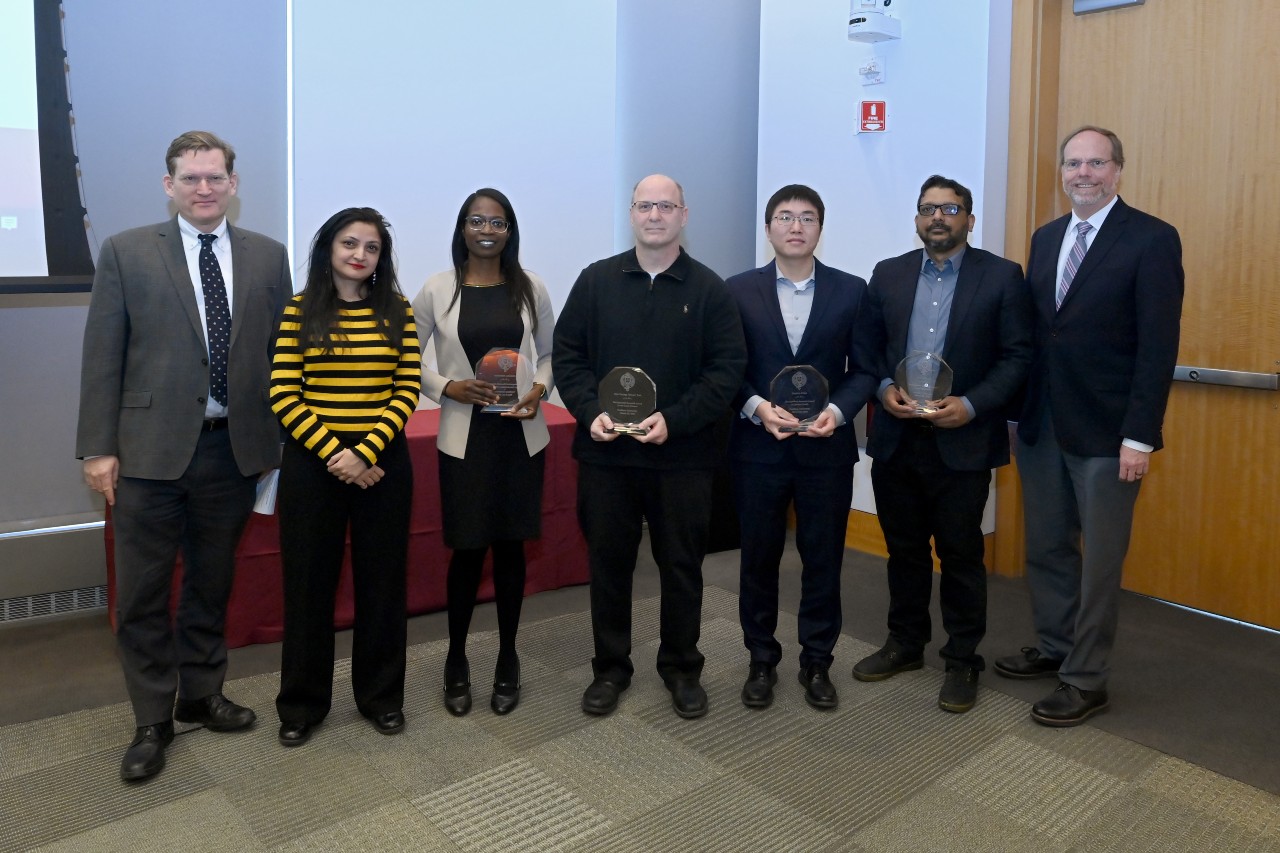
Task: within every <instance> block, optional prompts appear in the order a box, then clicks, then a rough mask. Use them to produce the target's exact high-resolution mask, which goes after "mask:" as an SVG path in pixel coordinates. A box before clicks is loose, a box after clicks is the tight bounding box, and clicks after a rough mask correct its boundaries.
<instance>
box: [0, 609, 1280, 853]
mask: <svg viewBox="0 0 1280 853" xmlns="http://www.w3.org/2000/svg"><path fill="white" fill-rule="evenodd" d="M780 621H781V625H782V626H783V627H782V628H781V629H780V637H779V639H781V640H782V641H783V644H784V647H785V648H786V662H784V664H783V665H781V666H780V667H779V684H778V687H777V688H776V696H777V699H776V701H775V702H774V704H773V706H772V707H770V708H768V709H764V710H749V709H747V708H745V707H743V706H742V704H741V702H740V701H739V699H738V691H739V689H740V688H741V684H742V680H743V678H744V677H745V674H746V656H745V651H744V650H743V648H742V637H741V631H740V629H739V627H738V620H737V598H736V596H734V595H733V594H732V593H729V592H726V591H725V590H723V589H720V588H718V587H710V586H709V587H708V588H707V590H706V597H705V602H704V607H703V629H702V642H701V645H700V647H701V649H702V651H703V653H704V654H705V655H706V657H707V664H706V669H705V672H704V676H703V683H704V685H705V686H706V688H707V691H708V693H709V694H710V699H711V710H710V713H709V714H708V715H707V716H706V717H704V718H702V719H699V720H682V719H680V718H678V717H677V716H676V715H675V714H674V713H673V711H672V710H671V704H670V698H669V695H668V694H667V692H666V690H665V689H664V688H663V686H662V683H661V681H660V680H659V678H658V676H657V674H656V673H655V672H654V659H655V657H656V652H657V624H658V601H657V599H656V598H647V599H643V600H640V601H637V602H636V607H635V620H634V630H635V635H634V644H635V653H634V660H635V663H636V677H635V679H634V681H633V683H632V686H631V689H630V690H628V691H627V692H626V693H625V694H624V695H623V698H622V702H621V705H620V707H619V709H618V711H617V712H615V713H614V714H612V715H611V716H608V717H604V718H593V717H588V716H586V715H584V714H583V713H582V712H581V710H580V708H579V701H580V698H581V695H582V690H583V688H584V687H585V686H586V685H587V684H588V683H589V682H590V680H591V667H590V663H589V656H590V648H591V629H590V617H589V614H587V613H585V612H584V613H572V614H569V615H565V616H558V617H555V618H550V619H546V620H543V621H540V622H533V623H531V624H527V625H525V626H523V627H522V628H521V634H520V643H519V647H520V654H521V661H522V669H523V680H524V691H523V698H522V701H521V704H520V706H519V707H518V708H517V709H516V711H515V712H514V713H512V714H511V715H510V716H506V717H497V716H495V715H494V714H492V713H491V712H490V711H489V708H488V689H487V682H488V678H487V677H486V676H485V675H484V674H486V673H489V672H491V671H492V667H493V663H494V659H495V656H496V653H497V637H496V635H494V634H492V633H481V634H476V635H474V636H473V639H472V641H471V646H470V649H469V651H470V653H471V664H472V673H473V679H474V681H475V684H476V688H475V696H476V703H475V705H476V706H475V709H474V710H473V711H472V712H471V713H470V714H469V715H467V716H466V717H462V718H454V717H451V716H449V714H448V713H447V712H446V711H445V710H444V708H443V705H442V704H441V701H440V679H441V672H442V668H443V662H444V655H445V647H446V642H445V641H443V640H441V641H438V642H431V643H425V644H421V645H416V646H412V647H411V648H410V649H409V677H408V685H407V696H406V704H405V714H406V717H407V719H408V724H407V726H406V728H405V730H404V732H403V733H401V734H399V735H397V736H395V737H385V736H383V735H380V734H378V733H377V732H376V731H374V729H373V728H372V727H371V726H370V725H369V724H368V722H367V721H365V720H364V719H363V718H362V717H360V716H359V714H357V713H356V711H355V708H354V704H353V702H352V699H351V691H350V687H349V677H348V675H349V673H348V666H349V661H347V660H341V661H339V662H338V667H337V674H336V676H335V678H336V685H337V686H336V689H335V698H334V710H333V712H332V713H331V714H330V716H329V719H328V720H327V721H326V722H325V723H324V725H322V726H321V727H320V728H318V729H317V730H316V732H315V734H314V736H313V737H312V739H311V741H310V742H309V743H308V744H306V745H305V746H303V747H301V748H297V749H285V748H283V747H281V746H279V745H278V744H277V742H276V727H277V725H278V724H277V721H276V719H275V713H274V708H273V700H274V697H275V693H276V690H277V687H278V678H277V677H276V676H275V675H274V674H268V675H261V676H254V677H250V678H242V679H239V680H237V681H233V682H229V683H228V685H227V688H226V692H227V694H228V695H229V696H230V697H232V698H233V699H235V700H236V701H238V702H241V703H244V704H248V705H250V706H251V707H254V708H256V709H257V710H258V713H259V715H260V719H259V721H258V723H257V725H256V726H255V727H254V728H252V729H251V730H249V731H247V732H239V733H232V734H214V733H211V732H207V731H204V730H203V729H199V728H196V729H189V730H187V731H181V729H180V732H181V733H180V734H179V736H178V737H177V738H176V739H175V741H174V743H173V745H172V746H171V747H170V748H169V750H168V759H169V760H168V766H167V768H166V769H165V771H164V772H163V773H162V774H160V776H158V777H157V778H155V779H153V780H150V781H148V782H146V783H143V784H139V785H126V784H125V783H123V782H121V781H119V777H118V768H119V761H120V757H121V754H122V751H123V748H124V746H125V745H126V740H127V737H126V735H127V733H128V732H129V731H130V730H131V729H132V715H131V712H130V710H129V707H128V705H127V704H117V705H112V706H108V707H104V708H98V709H93V710H88V711H80V712H77V713H73V714H68V715H65V716H61V717H55V718H51V719H44V720H38V721H35V722H29V723H20V724H14V725H9V726H6V727H3V728H0V851H25V850H42V851H95V853H98V851H115V850H119V851H130V853H146V851H175V850H181V851H189V853H194V851H203V850H209V851H213V850H217V851H228V850H230V851H275V850H335V851H360V850H371V851H373V850H376V851H396V850H405V851H468V853H471V851H475V852H476V853H478V852H479V851H520V852H521V853H523V852H524V851H610V853H624V851H643V853H653V852H654V851H677V850H679V851H725V853H729V851H733V853H737V851H770V853H772V851H802V853H836V851H899V850H900V851H924V850H964V851H1002V853H1004V852H1005V851H1036V853H1055V851H1062V853H1066V851H1123V852H1124V853H1131V852H1132V851H1146V850H1150V851H1272V853H1280V797H1276V796H1275V795H1273V794H1270V793H1267V792H1264V791H1260V790H1258V789H1256V788H1252V787H1250V786H1248V785H1245V784H1243V783H1241V782H1237V781H1234V780H1231V779H1228V778H1226V777H1224V776H1220V775H1217V774H1215V773H1212V772H1210V771H1208V770H1205V769H1203V768H1201V767H1198V766H1196V765H1193V764H1189V763H1187V762H1185V761H1182V760H1179V759H1176V758H1172V757H1169V756H1167V755H1164V754H1163V753H1160V752H1157V751H1155V750H1152V749H1149V748H1146V747H1143V746H1140V745H1137V744H1135V743H1133V742H1131V741H1128V740H1124V739H1122V738H1119V737H1116V736H1114V735H1110V734H1107V733H1105V732H1103V731H1100V730H1098V729H1096V728H1093V727H1091V726H1082V727H1080V728H1077V729H1066V730H1053V729H1046V728H1043V727H1041V726H1038V725H1036V724H1035V723H1033V722H1032V721H1031V720H1030V719H1029V717H1028V715H1027V710H1028V707H1027V705H1026V703H1024V702H1022V701H1019V700H1017V699H1014V698H1012V697H1010V696H1007V695H1004V694H1003V693H999V692H996V691H993V690H990V689H988V688H986V687H983V688H982V689H981V691H980V694H979V703H978V706H977V707H976V708H975V709H974V710H972V711H971V712H969V713H967V714H961V715H955V714H948V713H945V712H943V711H940V710H939V709H938V708H937V692H938V689H939V687H940V686H941V682H942V673H941V672H939V671H938V670H937V669H934V668H930V667H926V668H925V669H923V670H921V671H918V672H911V673H905V674H902V675H899V676H896V677H894V678H892V679H890V680H888V681H886V682H882V683H879V684H863V683H860V682H856V681H854V680H853V679H852V678H851V676H850V675H849V671H848V666H847V665H845V664H844V663H843V662H845V661H848V662H852V661H855V660H857V659H859V658H860V657H861V656H862V655H864V654H867V653H869V652H871V651H874V647H872V646H870V645H868V644H867V643H864V642H861V641H858V640H855V639H853V638H851V637H849V636H847V635H845V636H842V637H841V639H840V643H839V645H838V646H837V650H836V657H837V669H834V670H833V672H832V676H833V680H834V681H835V683H836V686H837V688H838V689H839V691H840V705H839V707H838V708H837V709H835V710H833V711H827V712H819V711H815V710H813V709H811V708H809V706H808V705H806V704H805V702H804V698H803V693H802V689H801V687H800V685H799V684H798V683H797V681H796V678H795V670H796V664H795V653H796V651H797V647H796V644H795V637H794V621H795V620H794V618H793V617H792V618H785V617H784V618H783V619H781V620H780ZM788 630H789V631H790V634H788ZM985 677H987V676H986V675H984V678H985Z"/></svg>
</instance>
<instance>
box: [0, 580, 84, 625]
mask: <svg viewBox="0 0 1280 853" xmlns="http://www.w3.org/2000/svg"><path fill="white" fill-rule="evenodd" d="M106 606H107V587H106V586H105V585H103V586H85V587H81V588H80V589H64V590H59V591H58V592H42V593H39V594H38V595H22V596H18V597H17V598H0V623H6V622H18V621H21V620H23V619H40V618H43V617H46V616H60V615H62V614H64V613H77V612H79V611H82V610H97V609H104V610H105V609H106Z"/></svg>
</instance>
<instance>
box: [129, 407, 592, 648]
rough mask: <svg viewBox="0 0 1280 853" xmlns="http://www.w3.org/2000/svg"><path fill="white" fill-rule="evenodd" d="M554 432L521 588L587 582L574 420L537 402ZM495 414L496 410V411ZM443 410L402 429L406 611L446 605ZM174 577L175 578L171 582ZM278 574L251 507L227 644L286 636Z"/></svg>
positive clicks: (347, 583) (274, 545) (266, 531)
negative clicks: (408, 473) (439, 439)
mask: <svg viewBox="0 0 1280 853" xmlns="http://www.w3.org/2000/svg"><path fill="white" fill-rule="evenodd" d="M542 411H543V413H544V414H545V417H546V419H547V427H548V428H549V429H550V431H551V444H550V445H549V446H548V447H547V449H546V451H545V452H546V454H547V464H546V473H545V475H544V476H545V480H544V482H543V491H542V538H541V539H538V540H536V541H532V542H528V543H526V546H525V553H526V555H527V560H528V574H527V577H526V580H525V593H526V594H532V593H535V592H542V591H544V590H548V589H558V588H560V587H563V586H571V585H573V584H581V583H586V582H587V578H588V572H587V546H586V542H585V541H584V540H583V538H582V532H581V530H580V529H579V527H578V518H577V490H578V466H577V463H576V462H574V460H573V457H572V455H571V454H570V446H571V445H572V443H573V432H574V421H573V418H572V416H570V415H569V413H568V412H566V411H565V410H564V409H562V408H559V407H558V406H552V405H550V404H547V403H543V404H542ZM493 417H497V415H494V416H493ZM439 430H440V411H439V410H438V409H423V410H421V411H418V412H415V413H414V415H413V417H412V418H410V420H409V424H408V426H407V427H406V428H405V436H406V437H407V438H408V440H409V455H410V458H411V459H412V462H413V512H412V515H411V517H410V520H409V566H408V574H409V605H408V609H409V613H410V615H417V614H419V613H430V612H432V611H435V610H443V609H444V607H445V602H446V599H445V570H446V568H447V566H448V563H449V549H448V548H446V547H445V545H444V533H443V531H442V530H441V522H440V475H439V459H438V454H437V451H436V436H437V434H438V433H439ZM113 544H114V538H113V536H112V528H111V516H110V512H108V514H107V524H106V548H107V599H108V612H109V613H110V614H111V619H112V624H113V625H114V623H115V555H114V550H115V549H114V547H113ZM178 565H179V570H178V574H179V577H175V581H174V588H175V590H176V589H177V584H178V581H179V579H180V573H181V560H179V562H178ZM282 599H283V591H282V581H281V573H280V533H279V529H278V527H277V524H276V516H274V515H260V514H258V513H254V514H253V515H252V516H251V517H250V519H249V524H248V526H247V527H246V528H245V532H244V538H243V539H241V540H240V547H239V549H238V550H237V552H236V580H235V586H234V588H233V589H232V592H231V601H230V603H229V604H228V606H227V625H226V637H227V645H228V646H229V647H231V648H237V647H239V646H246V645H250V644H252V643H274V642H278V641H279V640H280V639H281V638H282V637H283V636H284V605H283V600H282ZM492 599H493V581H492V578H491V577H490V568H489V566H488V564H487V563H486V566H485V573H484V579H483V580H482V581H481V584H480V600H481V601H491V600H492ZM353 615H354V603H353V592H352V588H351V553H350V547H349V546H348V549H347V554H346V557H345V559H344V561H343V567H342V579H341V581H340V582H339V585H338V596H337V602H336V604H335V608H334V619H335V624H336V625H337V627H338V628H349V627H351V624H352V621H353Z"/></svg>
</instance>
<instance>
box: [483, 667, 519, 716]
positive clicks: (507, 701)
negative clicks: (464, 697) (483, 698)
mask: <svg viewBox="0 0 1280 853" xmlns="http://www.w3.org/2000/svg"><path fill="white" fill-rule="evenodd" d="M515 669H516V671H515V675H514V677H512V678H510V679H505V678H501V677H497V676H495V678H494V680H493V696H491V697H490V698H489V707H490V708H492V709H493V713H495V714H497V715H498V716H500V717H501V716H502V715H504V714H510V713H511V712H512V711H514V710H515V709H516V705H519V704H520V661H519V660H517V661H516V667H515Z"/></svg>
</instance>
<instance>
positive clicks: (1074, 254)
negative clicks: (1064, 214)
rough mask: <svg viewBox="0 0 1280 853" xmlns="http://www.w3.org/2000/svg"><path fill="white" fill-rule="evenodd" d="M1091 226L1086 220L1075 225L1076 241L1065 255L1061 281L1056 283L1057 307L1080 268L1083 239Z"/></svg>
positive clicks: (1091, 228)
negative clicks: (1065, 263)
mask: <svg viewBox="0 0 1280 853" xmlns="http://www.w3.org/2000/svg"><path fill="white" fill-rule="evenodd" d="M1092 230H1093V226H1092V225H1090V224H1089V223H1088V222H1081V223H1079V224H1077V225H1076V243H1075V245H1074V246H1072V247H1071V254H1069V255H1067V265H1066V267H1065V268H1063V270H1062V281H1061V282H1059V283H1058V299H1057V302H1056V303H1055V306H1056V307H1057V308H1061V307H1062V300H1064V299H1066V298H1067V291H1068V290H1070V289H1071V281H1072V279H1074V278H1075V277H1076V271H1077V270H1078V269H1080V262H1081V261H1083V260H1084V253H1085V249H1087V248H1088V247H1087V246H1086V245H1085V242H1084V239H1085V237H1086V236H1087V235H1088V233H1089V232H1090V231H1092Z"/></svg>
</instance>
